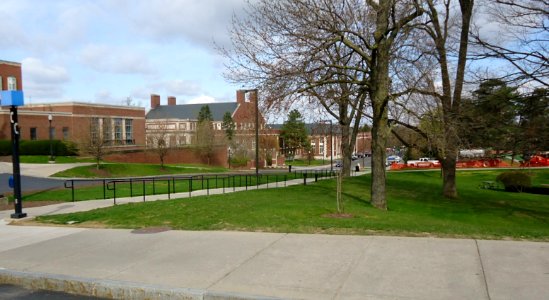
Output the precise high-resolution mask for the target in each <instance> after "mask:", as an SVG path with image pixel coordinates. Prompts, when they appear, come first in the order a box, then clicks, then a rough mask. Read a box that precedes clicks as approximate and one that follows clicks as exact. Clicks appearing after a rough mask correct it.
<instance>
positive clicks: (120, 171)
mask: <svg viewBox="0 0 549 300" xmlns="http://www.w3.org/2000/svg"><path fill="white" fill-rule="evenodd" d="M226 171H227V169H225V168H221V167H211V166H203V165H165V166H164V168H160V165H159V164H121V163H102V164H100V168H99V170H98V169H97V167H96V165H95V164H94V165H90V166H80V167H76V168H72V169H69V170H66V171H62V172H58V173H55V174H53V175H52V176H53V177H68V178H118V177H140V176H155V175H171V174H196V173H221V172H226Z"/></svg>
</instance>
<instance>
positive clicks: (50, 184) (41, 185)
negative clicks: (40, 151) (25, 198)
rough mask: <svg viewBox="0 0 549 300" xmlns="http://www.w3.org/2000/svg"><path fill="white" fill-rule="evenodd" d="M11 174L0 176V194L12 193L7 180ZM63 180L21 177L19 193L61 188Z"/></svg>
mask: <svg viewBox="0 0 549 300" xmlns="http://www.w3.org/2000/svg"><path fill="white" fill-rule="evenodd" d="M10 176H11V174H7V173H1V174H0V194H2V195H4V194H6V193H10V194H11V193H13V189H12V188H10V187H9V184H8V179H9V177H10ZM64 182H65V180H63V179H50V178H41V177H32V176H21V191H22V192H23V193H25V192H31V191H44V190H49V189H56V188H62V187H63V186H64Z"/></svg>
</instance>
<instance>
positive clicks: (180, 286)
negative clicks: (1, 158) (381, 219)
mask: <svg viewBox="0 0 549 300" xmlns="http://www.w3.org/2000/svg"><path fill="white" fill-rule="evenodd" d="M292 183H293V184H302V183H303V180H295V181H293V182H292ZM260 187H261V186H260ZM221 192H222V189H218V190H216V191H211V192H210V193H211V194H213V193H221ZM226 192H229V191H226ZM205 193H206V192H205V191H196V192H193V196H195V195H199V194H205ZM187 196H188V193H182V194H177V195H172V198H176V197H178V198H180V197H187ZM166 198H167V196H166V195H164V196H160V195H158V196H148V197H147V201H152V200H162V199H166ZM137 201H142V197H134V198H124V199H118V200H117V202H118V203H125V202H137ZM111 205H113V201H112V199H110V200H94V201H81V202H74V203H73V202H68V203H62V204H58V205H51V206H46V207H36V208H28V209H24V211H25V212H27V213H28V214H29V215H30V216H31V217H32V216H37V215H44V214H57V213H65V212H73V211H84V210H90V209H94V208H99V207H106V206H111ZM11 212H12V211H2V212H0V283H10V284H18V285H23V286H27V287H31V288H35V289H36V288H44V289H49V290H60V291H68V292H72V293H77V294H84V295H95V296H99V297H106V298H110V297H113V298H118V299H271V298H270V297H275V298H283V299H548V298H549V297H548V295H549V243H542V242H539V243H538V242H516V241H485V240H472V239H435V238H407V237H380V236H341V235H339V236H338V235H305V234H284V233H250V232H211V231H203V232H192V231H163V230H162V229H161V228H160V229H159V228H157V229H151V230H144V231H132V230H115V229H83V228H69V227H45V226H44V227H36V226H13V225H7V222H8V221H9V214H10V213H11ZM0 299H2V295H0Z"/></svg>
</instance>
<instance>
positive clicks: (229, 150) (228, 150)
mask: <svg viewBox="0 0 549 300" xmlns="http://www.w3.org/2000/svg"><path fill="white" fill-rule="evenodd" d="M227 152H228V154H229V169H230V168H231V147H229V148H228V149H227Z"/></svg>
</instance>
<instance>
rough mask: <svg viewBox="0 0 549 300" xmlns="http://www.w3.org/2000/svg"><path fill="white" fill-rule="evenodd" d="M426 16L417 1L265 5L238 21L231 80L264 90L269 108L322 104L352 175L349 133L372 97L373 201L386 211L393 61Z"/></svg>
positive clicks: (288, 0)
mask: <svg viewBox="0 0 549 300" xmlns="http://www.w3.org/2000/svg"><path fill="white" fill-rule="evenodd" d="M421 13H422V8H421V7H420V1H419V0H418V1H412V0H388V1H373V0H367V1H362V0H322V1H315V0H284V1H274V2H273V1H267V0H259V1H257V2H254V3H252V4H250V6H249V9H248V16H247V18H240V19H239V18H235V20H234V22H233V27H232V32H231V38H232V41H233V47H234V48H233V49H232V50H225V51H224V54H225V55H226V56H227V57H229V58H230V59H231V63H230V64H229V66H228V70H229V74H228V77H229V78H230V79H232V80H233V81H236V82H239V83H246V84H253V85H256V86H261V87H263V92H262V94H263V95H264V97H265V99H266V105H267V107H268V108H285V109H287V108H289V107H291V105H292V104H294V103H295V102H296V101H303V99H305V100H309V101H314V102H315V103H317V104H320V105H321V106H322V107H323V108H324V109H325V110H326V112H327V113H328V114H329V115H330V116H332V117H333V118H335V119H336V120H338V122H339V124H340V125H341V128H342V132H343V136H342V137H343V140H344V142H343V145H342V149H343V151H344V153H345V155H347V156H348V162H347V164H345V161H347V159H346V160H344V170H343V171H344V172H346V173H349V172H350V168H349V166H350V151H352V148H353V146H354V142H355V138H353V137H349V133H350V132H353V133H354V134H356V133H357V132H358V127H359V125H360V119H361V117H362V110H363V109H364V107H365V103H366V100H367V99H369V100H370V101H371V110H372V118H373V121H372V124H373V126H372V140H373V143H372V148H373V149H372V153H373V155H372V173H373V174H372V204H373V205H374V206H376V207H378V208H380V209H386V207H387V204H386V195H385V179H386V177H385V141H386V138H387V133H388V128H389V127H388V117H387V104H388V102H389V89H390V85H391V84H390V80H389V78H390V74H389V63H390V60H391V53H392V51H393V46H394V41H395V40H396V39H397V38H398V37H399V34H400V32H401V30H402V28H403V27H404V26H405V25H406V24H408V23H409V22H411V21H412V20H414V19H415V18H416V17H418V16H419V15H420V14H421ZM351 128H353V129H354V130H352V131H351ZM355 137H356V135H355ZM345 140H346V141H345Z"/></svg>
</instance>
